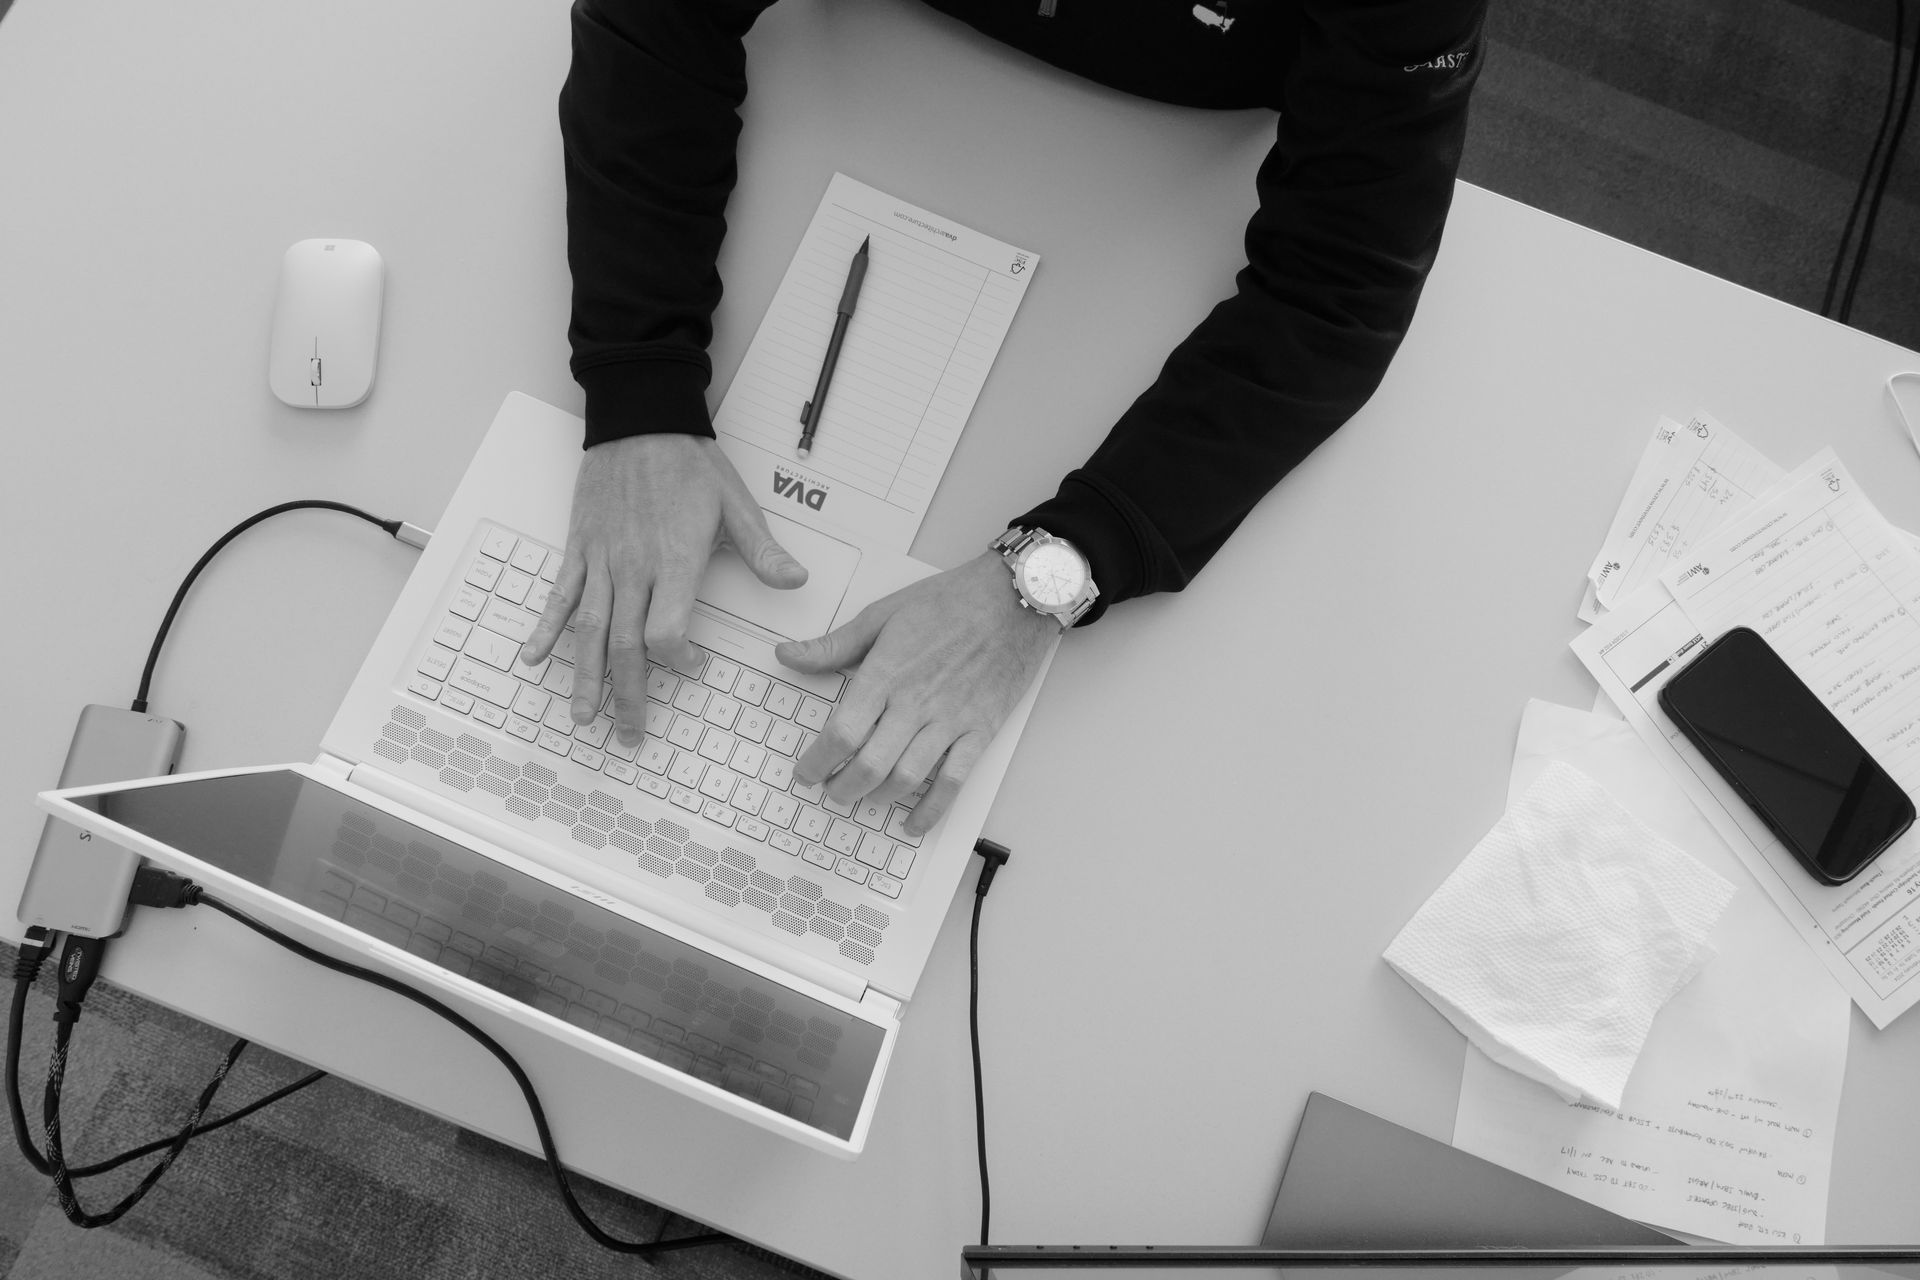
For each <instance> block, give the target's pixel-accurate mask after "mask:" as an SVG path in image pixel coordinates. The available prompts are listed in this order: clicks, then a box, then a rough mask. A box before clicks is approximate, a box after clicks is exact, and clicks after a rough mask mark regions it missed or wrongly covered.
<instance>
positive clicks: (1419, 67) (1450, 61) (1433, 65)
mask: <svg viewBox="0 0 1920 1280" xmlns="http://www.w3.org/2000/svg"><path fill="white" fill-rule="evenodd" d="M1472 56H1473V50H1471V49H1462V50H1460V52H1458V53H1443V54H1441V55H1440V56H1439V57H1437V58H1434V59H1431V60H1430V61H1427V62H1416V63H1413V64H1412V65H1411V66H1405V67H1402V68H1400V69H1401V70H1402V71H1457V70H1459V69H1460V68H1461V67H1464V66H1466V65H1467V59H1468V58H1470V57H1472Z"/></svg>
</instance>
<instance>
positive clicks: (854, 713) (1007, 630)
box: [774, 551, 1060, 836]
mask: <svg viewBox="0 0 1920 1280" xmlns="http://www.w3.org/2000/svg"><path fill="white" fill-rule="evenodd" d="M1059 634H1060V624H1059V623H1058V622H1056V621H1054V620H1053V619H1052V618H1050V617H1048V616H1046V615H1045V614H1041V613H1035V612H1034V611H1033V610H1031V609H1028V608H1025V607H1023V606H1022V605H1021V603H1020V600H1019V597H1018V596H1016V595H1015V594H1014V589H1013V581H1012V578H1011V576H1010V575H1009V574H1008V571H1007V565H1006V561H1004V560H1002V559H1001V558H1000V556H999V555H998V554H997V553H995V552H993V551H987V552H983V553H982V554H981V555H979V556H978V557H976V558H974V559H973V560H970V561H968V562H967V563H966V564H963V565H961V566H960V567H959V568H957V569H949V570H947V571H946V572H945V573H940V574H935V575H934V576H933V577H931V578H923V579H921V580H920V581H919V582H916V583H914V584H913V585H912V586H909V587H904V588H902V589H901V590H899V591H896V592H894V593H893V594H892V595H890V596H887V597H885V598H884V599H881V600H877V601H875V602H874V603H872V604H870V605H868V606H867V607H866V608H865V609H862V610H861V611H860V613H859V614H858V615H857V616H855V618H854V619H853V621H851V622H849V623H847V624H846V625H845V626H843V627H839V628H836V629H835V630H833V631H830V632H828V633H827V634H826V635H824V636H821V637H819V638H817V639H814V640H800V641H794V640H790V641H787V642H786V643H785V644H782V645H781V646H780V647H779V648H777V649H775V650H774V656H775V657H777V658H779V659H780V661H781V662H783V663H785V664H786V665H787V666H789V667H792V668H793V669H794V670H796V671H803V672H808V673H810V674H821V673H825V672H829V671H839V670H842V669H844V668H850V667H857V670H855V671H854V672H853V674H852V677H851V679H850V680H849V682H848V685H847V688H846V690H845V691H844V692H843V693H842V694H841V697H840V702H839V705H838V706H836V707H835V708H834V710H833V714H832V715H831V716H830V717H829V718H828V720H827V724H826V727H825V728H824V729H822V730H821V732H820V736H819V737H818V738H815V739H814V740H813V743H812V744H811V745H810V746H808V747H807V749H806V750H805V751H803V752H801V753H800V759H799V761H798V762H797V763H796V764H795V766H794V777H795V779H796V780H797V781H799V782H805V783H814V782H819V781H820V780H821V779H823V778H824V779H826V780H827V794H828V795H829V796H831V797H832V798H834V799H835V800H838V801H841V802H842V803H852V802H855V801H858V800H859V799H860V798H861V797H863V796H866V795H869V794H871V795H872V797H873V799H874V800H875V801H876V802H883V801H884V802H891V801H894V800H898V799H900V798H901V797H903V796H906V795H909V794H911V793H912V792H913V791H915V790H917V789H918V788H919V786H920V784H921V783H922V782H926V781H929V780H930V781H931V785H929V786H928V787H927V792H926V795H925V796H923V797H922V798H921V800H920V803H919V804H917V805H915V806H914V809H913V813H912V814H911V815H910V816H909V817H908V818H907V822H906V828H907V830H908V832H910V833H911V834H913V835H916V836H917V835H923V834H925V833H926V831H927V830H928V829H929V828H930V827H932V826H933V824H934V823H936V822H938V821H939V820H940V818H941V816H942V815H943V814H945V813H946V811H947V807H948V806H949V805H951V804H952V803H953V797H954V795H955V793H957V792H958V791H959V790H960V784H961V783H963V782H965V781H966V779H967V774H968V773H969V772H971V771H972V769H973V766H974V764H975V762H976V761H978V760H979V759H980V755H981V753H982V752H984V751H985V750H986V749H987V744H988V743H989V742H991V741H992V740H993V735H994V733H995V732H997V731H998V730H999V728H1000V725H1001V723H1002V722H1003V721H1004V720H1006V718H1007V713H1008V712H1010V711H1012V710H1013V706H1014V704H1015V703H1016V702H1018V701H1019V700H1020V697H1021V695H1022V694H1024V693H1025V692H1026V691H1027V686H1028V685H1029V684H1031V683H1032V682H1033V677H1034V673H1035V672H1037V671H1038V670H1039V669H1040V663H1041V660H1042V659H1043V658H1044V657H1045V656H1046V652H1047V645H1048V644H1049V643H1050V642H1051V641H1052V640H1053V638H1054V637H1055V636H1057V635H1059ZM943 757H944V758H943ZM936 767H937V770H938V771H937V772H936ZM836 769H838V770H839V772H838V773H835V772H834V770H836Z"/></svg>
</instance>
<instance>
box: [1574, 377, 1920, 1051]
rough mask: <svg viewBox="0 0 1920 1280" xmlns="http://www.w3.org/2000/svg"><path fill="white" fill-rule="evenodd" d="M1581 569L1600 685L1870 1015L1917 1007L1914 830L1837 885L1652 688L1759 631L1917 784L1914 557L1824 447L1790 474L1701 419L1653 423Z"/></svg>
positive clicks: (1911, 790) (1919, 626) (1891, 766)
mask: <svg viewBox="0 0 1920 1280" xmlns="http://www.w3.org/2000/svg"><path fill="white" fill-rule="evenodd" d="M1594 564H1595V568H1594V570H1593V572H1592V573H1591V574H1590V575H1589V583H1590V586H1591V588H1592V590H1591V598H1592V601H1593V604H1594V606H1595V616H1596V617H1597V619H1598V620H1597V621H1596V622H1595V623H1594V625H1593V626H1591V627H1589V628H1588V629H1587V631H1586V632H1585V633H1584V634H1583V635H1581V636H1580V637H1579V638H1578V639H1576V640H1575V641H1574V644H1573V648H1574V652H1575V653H1576V654H1578V655H1579V657H1580V659H1581V661H1582V662H1584V663H1585V664H1586V666H1587V668H1588V670H1590V671H1591V672H1592V673H1593V675H1594V678H1595V679H1596V680H1598V681H1599V682H1600V686H1601V688H1602V690H1604V691H1605V693H1606V694H1607V696H1608V697H1609V698H1610V699H1611V700H1612V701H1613V703H1614V705H1615V706H1617V707H1618V708H1619V710H1620V712H1621V714H1622V715H1624V716H1625V717H1626V720H1627V722H1628V723H1629V724H1630V725H1632V726H1633V727H1634V729H1635V730H1636V731H1637V732H1638V733H1639V735H1640V737H1641V739H1642V740H1643V741H1645V742H1646V743H1647V745H1648V746H1649V747H1650V748H1651V749H1652V750H1653V751H1654V753H1655V755H1656V756H1657V757H1659V758H1660V760H1661V762H1662V763H1663V764H1664V765H1665V766H1666V768H1667V769H1668V771H1669V772H1670V773H1671V774H1672V775H1673V776H1674V777H1675V779H1676V780H1678V781H1679V782H1680V783H1681V784H1682V785H1683V786H1684V787H1686V789H1687V791H1688V793H1689V795H1690V796H1691V797H1692V799H1693V801H1694V803H1695V804H1697V805H1698V806H1699V807H1700V810H1701V812H1702V813H1703V814H1704V815H1705V816H1706V817H1707V818H1708V819H1709V821H1711V822H1712V823H1713V824H1714V826H1715V828H1716V829H1717V830H1718V831H1719V832H1720V834H1721V835H1722V836H1723V837H1724V838H1725V839H1726V840H1727V842H1728V843H1729V844H1730V845H1731V846H1732V848H1733V850H1734V852H1735V853H1736V854H1737V855H1739V857H1740V859H1741V861H1742V862H1743V863H1745V864H1746V867H1747V869H1748V870H1749V871H1750V872H1752V874H1753V876H1754V878H1755V879H1756V880H1757V881H1758V882H1759V883H1760V885H1761V886H1762V887H1763V888H1764V889H1765V890H1766V891H1767V892H1768V894H1769V895H1770V896H1771V897H1772V898H1773V899H1774V901H1775V902H1776V903H1777V904H1778V905H1779V907H1780V909H1781V910H1782V911H1783V912H1784V913H1785V915H1786V917H1787V918H1788V920H1789V921H1791V922H1793V923H1794V925H1795V927H1796V928H1797V929H1798V931H1799V932H1800V934H1801V936H1802V937H1803V938H1804V939H1805V941H1806V942H1807V944H1808V945H1809V947H1810V948H1811V949H1812V954H1815V955H1817V956H1818V957H1819V959H1820V960H1821V961H1822V962H1823V963H1824V964H1825V965H1826V967H1827V968H1828V970H1829V972H1831V973H1832V974H1833V976H1834V977H1835V978H1836V979H1837V980H1838V981H1839V982H1840V984H1841V985H1842V986H1843V987H1844V988H1845V989H1846V991H1847V993H1848V994H1849V995H1850V996H1852V998H1853V999H1854V1001H1855V1002H1856V1003H1858V1004H1859V1005H1860V1007H1861V1009H1862V1010H1864V1011H1865V1012H1866V1014H1867V1015H1868V1016H1869V1017H1870V1018H1872V1019H1873V1021H1874V1024H1875V1025H1876V1026H1882V1027H1884V1026H1885V1025H1887V1023H1889V1022H1891V1021H1892V1020H1893V1019H1894V1018H1895V1017H1896V1016H1898V1015H1899V1014H1900V1013H1902V1012H1904V1011H1905V1010H1907V1009H1909V1008H1911V1007H1912V1006H1913V1005H1914V1004H1915V1003H1916V1002H1920V828H1916V829H1915V830H1914V831H1911V832H1909V833H1908V834H1907V835H1905V836H1903V837H1902V838H1901V839H1900V840H1899V841H1897V842H1896V843H1895V844H1894V845H1893V847H1892V848H1890V849H1888V850H1887V851H1886V852H1885V853H1883V854H1881V855H1880V857H1879V859H1878V860H1877V861H1875V862H1874V863H1873V865H1872V866H1870V867H1869V868H1868V869H1867V870H1866V871H1865V872H1863V873H1862V874H1861V875H1860V876H1859V877H1858V878H1856V879H1855V880H1853V881H1852V882H1851V883H1848V884H1845V885H1838V886H1833V885H1824V884H1821V883H1819V882H1818V881H1816V880H1814V879H1813V878H1812V877H1811V876H1809V875H1808V874H1807V873H1806V871H1805V870H1803V869H1802V868H1801V866H1800V865H1799V863H1798V862H1796V861H1795V860H1794V858H1793V856H1792V855H1791V854H1790V853H1788V852H1787V850H1786V849H1785V847H1784V846H1782V845H1781V844H1780V842H1779V841H1778V840H1777V839H1775V838H1774V836H1773V834H1772V833H1771V832H1770V831H1768V830H1767V828H1766V827H1765V825H1764V824H1763V823H1762V822H1761V821H1760V819H1759V818H1758V817H1757V816H1756V815H1755V814H1754V813H1753V812H1752V810H1751V809H1749V808H1748V807H1747V806H1746V804H1745V803H1744V802H1743V801H1741V800H1740V799H1739V797H1738V796H1737V795H1736V794H1735V793H1734V791H1733V789H1732V788H1731V787H1729V786H1728V785H1727V784H1726V783H1725V782H1724V781H1723V780H1722V779H1721V778H1720V776H1719V774H1718V773H1716V772H1715V771H1714V770H1713V768H1712V767H1711V766H1710V765H1708V764H1707V762H1706V760H1705V758H1704V757H1702V756H1701V755H1700V754H1699V752H1698V751H1697V750H1695V748H1694V747H1693V746H1692V744H1691V743H1689V742H1688V741H1687V740H1686V739H1685V738H1684V737H1682V736H1681V734H1680V732H1679V730H1677V729H1676V728H1674V726H1673V724H1672V723H1671V722H1670V721H1669V720H1668V719H1667V718H1666V716H1665V714H1664V713H1663V712H1662V711H1661V710H1660V709H1659V706H1658V703H1657V701H1656V699H1657V697H1658V695H1659V692H1660V689H1661V686H1662V685H1664V684H1665V682H1666V680H1668V679H1669V678H1671V677H1672V676H1673V675H1674V674H1675V673H1676V672H1677V671H1679V670H1680V669H1681V668H1682V667H1684V666H1685V665H1686V664H1687V662H1688V661H1689V660H1690V659H1691V658H1692V657H1693V656H1694V655H1695V653H1696V652H1697V651H1698V650H1699V649H1700V648H1702V647H1703V646H1704V645H1705V644H1706V642H1707V641H1708V640H1710V639H1712V638H1714V637H1717V636H1719V635H1720V634H1721V633H1723V632H1725V631H1726V630H1728V629H1729V628H1731V627H1736V626H1746V627H1751V628H1752V629H1753V630H1755V631H1757V632H1759V633H1760V634H1761V635H1762V636H1764V637H1765V638H1766V639H1767V641H1768V643H1769V644H1771V645H1772V646H1773V648H1774V649H1775V650H1776V651H1777V652H1778V653H1779V654H1780V656H1781V657H1782V658H1784V659H1785V660H1786V661H1787V664H1788V665H1789V666H1791V667H1792V668H1793V670H1794V672H1795V674H1797V675H1798V676H1799V677H1800V678H1801V680H1802V681H1804V682H1805V683H1806V684H1807V686H1808V687H1809V688H1811V689H1813V690H1814V691H1815V692H1816V693H1817V694H1819V695H1820V697H1821V699H1822V701H1824V702H1825V703H1826V704H1827V705H1828V706H1829V707H1830V708H1831V709H1832V710H1833V712H1834V714H1835V715H1837V716H1838V717H1839V718H1840V722H1841V723H1842V724H1844V725H1846V727H1847V728H1848V729H1849V730H1850V731H1851V732H1852V733H1853V735H1854V736H1855V737H1856V738H1858V739H1859V740H1860V741H1861V742H1862V743H1863V744H1865V745H1866V747H1867V749H1868V751H1870V752H1871V753H1872V754H1873V756H1874V758H1875V759H1876V760H1878V761H1879V762H1880V763H1881V764H1882V765H1884V766H1886V768H1887V770H1888V771H1889V772H1890V773H1892V774H1893V776H1894V777H1895V778H1896V779H1897V780H1898V781H1899V782H1900V784H1901V785H1902V786H1903V787H1905V788H1906V790H1907V792H1908V794H1910V795H1920V550H1916V549H1915V544H1914V541H1913V540H1912V539H1911V538H1909V537H1908V536H1907V535H1905V534H1902V533H1900V532H1899V531H1897V530H1895V529H1894V528H1892V527H1891V526H1890V525H1889V524H1888V523H1887V522H1886V520H1885V518H1884V517H1882V516H1881V514H1880V513H1879V511H1878V510H1876V509H1875V508H1874V506H1873V504H1872V503H1870V502H1868V501H1867V499H1866V498H1865V496H1864V495H1863V494H1861V492H1860V490H1859V486H1858V485H1857V484H1856V483H1855V481H1854V479H1853V477H1852V476H1851V475H1849V474H1848V473H1847V470H1846V468H1845V467H1844V466H1842V465H1841V463H1840V461H1839V459H1838V458H1836V457H1835V456H1834V455H1833V452H1832V451H1831V450H1825V451H1822V452H1821V453H1820V454H1818V455H1816V456H1815V457H1814V458H1812V459H1810V460H1809V461H1808V462H1806V463H1804V464H1803V465H1801V466H1800V467H1799V468H1798V469H1796V470H1795V471H1793V472H1792V473H1791V474H1787V475H1781V474H1780V473H1779V471H1778V468H1776V467H1775V466H1774V465H1773V464H1772V463H1771V462H1769V461H1768V460H1767V459H1766V458H1765V457H1763V456H1762V455H1760V454H1759V453H1758V452H1757V451H1755V450H1754V449H1753V448H1752V447H1751V446H1748V445H1747V444H1745V443H1744V442H1742V441H1741V440H1740V439H1739V438H1738V437H1737V436H1735V435H1734V434H1733V433H1732V432H1730V431H1728V430H1727V429H1726V428H1725V427H1723V426H1721V425H1720V424H1719V423H1717V422H1714V421H1713V420H1712V419H1711V418H1709V417H1707V416H1706V415H1704V414H1698V415H1695V417H1694V418H1693V420H1692V421H1691V422H1689V423H1688V424H1687V425H1686V426H1684V427H1679V426H1675V425H1673V424H1669V423H1663V424H1662V425H1661V428H1660V429H1659V430H1658V431H1656V432H1655V434H1654V439H1653V441H1652V442H1651V443H1650V444H1649V445H1648V448H1647V455H1646V457H1645V458H1643V460H1642V462H1641V465H1640V467H1639V468H1638V470H1637V471H1636V472H1635V475H1634V478H1633V481H1632V483H1631V485H1630V486H1629V490H1628V493H1627V497H1626V500H1625V501H1624V502H1623V503H1622V505H1621V510H1620V513H1619V515H1618V516H1616V518H1615V520H1614V523H1613V528H1612V529H1611V530H1610V531H1609V533H1608V536H1607V543H1606V545H1605V546H1604V547H1603V548H1602V549H1601V553H1600V555H1599V556H1597V557H1596V558H1595V561H1594Z"/></svg>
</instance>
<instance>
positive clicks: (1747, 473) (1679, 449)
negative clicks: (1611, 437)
mask: <svg viewBox="0 0 1920 1280" xmlns="http://www.w3.org/2000/svg"><path fill="white" fill-rule="evenodd" d="M1781 475H1782V472H1781V470H1780V468H1779V467H1777V466H1775V465H1774V464H1773V462H1772V461H1771V460H1770V459H1768V458H1767V457H1765V456H1764V455H1763V454H1761V453H1760V451H1759V450H1757V449H1755V448H1754V447H1753V446H1752V445H1749V444H1748V443H1747V442H1746V441H1744V440H1742V439H1740V437H1738V436H1736V435H1734V434H1733V432H1731V431H1728V430H1727V429H1726V428H1725V427H1723V426H1721V425H1720V424H1719V423H1717V422H1715V421H1714V420H1713V419H1712V418H1709V417H1708V416H1707V415H1706V414H1704V413H1696V414H1694V415H1693V417H1692V418H1690V419H1689V420H1688V421H1687V422H1686V423H1685V424H1684V425H1683V424H1681V423H1678V422H1675V421H1673V420H1672V419H1670V418H1662V419H1660V424H1659V425H1658V426H1657V427H1655V428H1654V431H1653V439H1652V440H1650V441H1648V442H1647V448H1646V452H1644V453H1642V454H1641V455H1640V465H1639V466H1638V467H1637V468H1635V470H1634V473H1633V479H1632V480H1631V481H1630V482H1629V483H1628V484H1627V496H1626V497H1625V498H1623V499H1622V500H1621V502H1620V510H1619V511H1618V512H1616V513H1615V514H1614V517H1613V527H1612V528H1610V529H1608V530H1607V538H1606V541H1605V542H1603V543H1601V545H1600V552H1599V554H1598V555H1596V556H1594V558H1593V565H1592V567H1590V568H1589V569H1588V570H1587V594H1586V598H1585V599H1583V600H1582V601H1581V602H1580V617H1581V620H1582V621H1585V622H1597V621H1599V619H1600V616H1601V615H1602V614H1603V613H1605V612H1606V611H1607V610H1608V609H1611V608H1613V607H1614V604H1615V602H1617V601H1620V600H1624V599H1627V598H1628V597H1630V596H1631V595H1632V594H1633V593H1634V592H1635V591H1636V590H1638V589H1639V588H1640V587H1642V586H1644V585H1646V584H1647V583H1648V582H1650V581H1652V580H1653V578H1654V577H1655V576H1657V575H1658V574H1659V573H1660V572H1661V571H1662V570H1663V569H1666V568H1667V567H1668V566H1669V565H1671V564H1672V563H1673V561H1674V560H1675V558H1677V557H1679V556H1681V555H1684V554H1685V553H1686V550H1687V548H1688V547H1690V546H1692V545H1693V543H1694V541H1695V540H1696V539H1697V538H1699V537H1700V535H1701V534H1703V533H1705V532H1707V530H1709V529H1711V528H1712V527H1713V526H1714V525H1716V524H1719V523H1720V522H1721V521H1722V520H1723V519H1725V518H1726V517H1727V516H1728V515H1729V514H1731V513H1732V512H1735V511H1738V510H1739V509H1740V508H1742V507H1744V506H1745V505H1746V504H1747V503H1749V502H1751V501H1753V496H1754V495H1755V494H1756V493H1758V492H1760V491H1761V490H1762V489H1766V488H1768V487H1770V486H1772V485H1774V484H1776V483H1778V482H1779V480H1780V477H1781Z"/></svg>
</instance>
